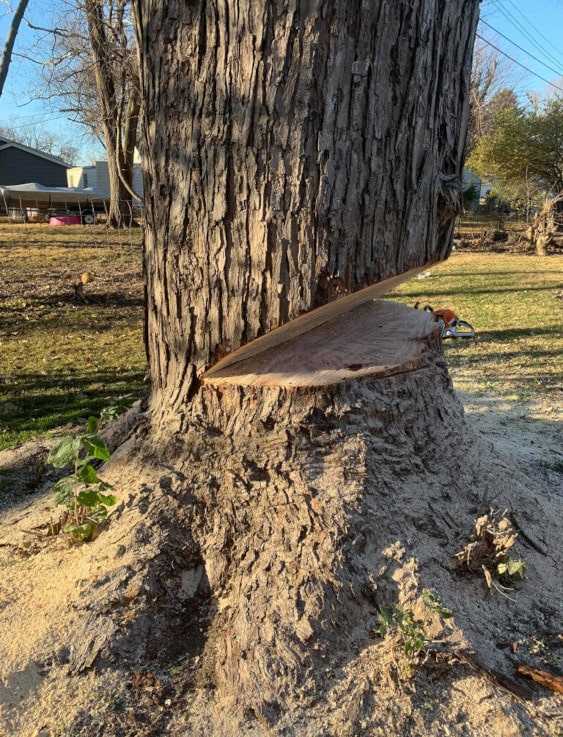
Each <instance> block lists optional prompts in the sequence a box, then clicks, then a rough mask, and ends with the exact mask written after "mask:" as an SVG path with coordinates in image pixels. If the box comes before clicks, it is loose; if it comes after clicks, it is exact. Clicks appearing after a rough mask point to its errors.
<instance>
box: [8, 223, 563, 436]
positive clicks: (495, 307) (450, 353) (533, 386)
mask: <svg viewBox="0 0 563 737" xmlns="http://www.w3.org/2000/svg"><path fill="white" fill-rule="evenodd" d="M0 254H1V265H0V314H1V322H0V357H1V371H0V374H1V378H0V381H1V384H0V386H1V392H0V448H7V447H10V446H13V445H16V444H18V443H21V442H23V441H25V440H26V439H28V438H30V437H34V436H38V435H41V434H44V433H47V432H50V431H53V430H57V429H60V428H61V427H65V426H68V425H72V424H77V423H78V424H79V423H81V422H83V420H84V419H85V418H87V417H88V416H89V415H90V414H97V413H98V412H99V411H100V410H101V409H103V408H104V407H107V406H108V405H111V404H115V403H116V402H126V403H127V402H129V403H130V402H132V401H134V400H135V399H137V398H138V397H140V396H142V394H143V393H144V392H145V391H146V390H147V385H146V384H145V383H143V377H144V376H145V373H146V361H145V353H144V346H143V339H142V323H143V280H142V267H141V232H140V229H133V230H129V231H123V232H120V231H110V230H107V229H106V228H104V227H102V226H95V227H89V228H86V227H82V226H73V227H68V228H49V227H48V226H46V225H38V224H28V225H22V224H9V223H4V224H0ZM562 272H563V257H562V256H557V255H552V256H549V257H546V258H539V257H537V256H534V255H530V254H527V253H522V254H518V253H490V252H489V253H487V252H485V253H482V252H454V254H453V255H452V257H451V258H450V259H449V260H448V261H447V262H446V263H443V264H440V265H438V266H436V267H434V268H433V269H432V270H430V271H429V272H426V275H423V276H422V278H420V277H419V278H417V279H414V280H412V281H410V282H408V283H406V284H404V285H402V286H401V287H400V288H399V289H397V290H396V291H395V292H393V294H391V295H389V296H388V297H387V299H393V300H399V301H402V302H404V303H405V304H407V305H410V306H413V305H414V304H415V302H420V306H421V307H423V306H424V305H425V304H430V305H431V306H432V307H433V308H435V309H439V308H444V307H448V308H451V309H453V310H454V311H455V312H456V313H457V314H458V315H459V316H460V317H461V318H462V319H464V320H467V321H468V322H470V323H471V324H472V325H473V326H474V327H475V329H476V331H477V338H476V339H475V340H455V341H454V340H448V341H445V343H444V345H445V353H446V356H447V359H448V362H449V365H450V370H451V374H452V378H453V380H454V384H455V386H456V388H457V389H458V391H459V392H460V394H461V396H462V400H463V401H464V404H466V405H467V406H469V405H471V404H476V405H479V406H480V408H481V410H483V408H487V409H488V410H494V409H495V408H496V409H498V410H499V411H505V410H506V408H507V407H518V408H519V411H520V412H521V414H525V413H528V414H529V415H530V416H533V415H534V413H538V412H540V413H541V414H542V415H543V416H546V417H547V416H550V417H553V420H554V421H555V420H556V418H557V416H558V412H560V411H561V408H562V402H561V399H562V395H563V386H562V362H563V358H562V355H563V335H562V331H561V324H562V316H563V315H562V313H563V309H562V308H563V300H562V299H561V296H562V294H563V292H562V288H563V284H562ZM84 273H89V275H90V279H91V281H89V282H88V283H87V284H86V285H85V287H84V294H85V298H86V300H87V301H86V302H83V301H82V300H81V299H80V298H79V297H78V296H77V295H76V294H75V289H74V285H75V284H77V283H78V282H79V281H80V279H81V276H82V274H84Z"/></svg>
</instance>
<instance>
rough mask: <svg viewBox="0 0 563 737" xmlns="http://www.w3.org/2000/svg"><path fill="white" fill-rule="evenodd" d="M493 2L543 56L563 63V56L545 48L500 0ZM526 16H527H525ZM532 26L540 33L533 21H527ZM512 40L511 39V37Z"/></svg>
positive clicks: (555, 62) (556, 62)
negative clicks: (558, 55)
mask: <svg viewBox="0 0 563 737" xmlns="http://www.w3.org/2000/svg"><path fill="white" fill-rule="evenodd" d="M493 4H494V5H495V6H496V8H497V9H498V10H499V11H500V12H501V13H502V15H503V16H504V17H505V18H506V19H507V20H508V22H509V23H510V24H511V25H512V26H514V28H515V29H516V31H517V32H518V33H521V34H522V35H523V36H524V37H525V38H526V39H527V40H528V42H529V43H531V44H532V46H534V48H536V49H537V50H538V51H539V52H540V53H541V54H543V56H545V58H546V59H548V60H550V61H552V62H553V63H554V64H561V58H559V59H557V58H556V57H555V56H553V54H552V53H551V52H549V51H547V49H546V48H544V47H543V46H542V45H541V44H540V43H539V42H538V41H537V40H536V39H535V38H534V36H533V35H532V34H531V33H530V32H529V31H528V30H526V28H524V26H523V25H522V24H521V23H520V21H519V20H518V19H517V18H516V17H515V16H514V15H513V14H512V13H511V12H510V11H509V10H508V9H507V8H504V7H503V6H502V4H501V2H500V0H493ZM524 17H525V16H524ZM527 22H528V23H529V24H530V26H531V28H532V29H533V30H534V31H535V33H537V34H539V30H538V29H537V28H536V27H535V26H534V25H533V23H531V22H530V21H527ZM509 40H510V39H509Z"/></svg>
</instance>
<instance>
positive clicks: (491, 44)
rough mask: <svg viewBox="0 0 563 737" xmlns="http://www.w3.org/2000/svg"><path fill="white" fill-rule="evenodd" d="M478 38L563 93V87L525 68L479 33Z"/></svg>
mask: <svg viewBox="0 0 563 737" xmlns="http://www.w3.org/2000/svg"><path fill="white" fill-rule="evenodd" d="M477 38H480V39H481V41H483V42H484V43H486V44H487V46H490V47H491V48H492V49H494V50H495V51H498V52H499V54H502V55H503V56H506V58H507V59H510V61H512V62H514V64H517V65H518V66H519V67H522V69H525V70H526V71H527V72H528V73H529V74H532V75H533V76H534V77H537V78H538V79H541V81H542V82H546V83H547V84H549V85H550V86H551V87H554V88H555V89H556V90H558V91H559V92H563V87H558V86H557V85H556V84H554V83H553V82H550V81H549V79H546V78H545V77H542V76H540V75H539V74H536V73H535V72H533V71H532V70H531V69H529V68H528V67H526V66H524V64H521V63H520V62H519V61H517V60H516V59H515V58H514V57H512V56H510V55H509V54H507V53H506V52H505V51H503V50H502V49H499V47H498V46H495V45H494V44H493V43H491V42H490V41H488V40H487V39H486V38H485V37H484V36H481V34H479V33H478V34H477Z"/></svg>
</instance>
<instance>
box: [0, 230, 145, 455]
mask: <svg viewBox="0 0 563 737" xmlns="http://www.w3.org/2000/svg"><path fill="white" fill-rule="evenodd" d="M140 241H141V234H140V230H139V229H136V230H130V231H125V232H115V231H108V230H106V229H105V228H104V227H103V226H93V227H83V226H71V227H66V228H65V227H58V228H50V227H49V226H47V225H45V224H42V225H36V224H33V225H32V224H28V225H23V224H6V223H4V224H2V223H0V316H1V320H0V367H1V368H0V448H6V447H10V446H12V445H15V444H17V443H21V442H24V441H25V440H27V439H29V438H30V437H34V436H37V435H41V434H44V433H45V432H47V431H49V430H52V429H54V428H57V427H61V426H66V425H70V424H71V423H72V424H75V423H80V422H82V420H83V418H87V417H88V416H89V415H91V414H98V413H99V411H100V410H101V409H103V408H104V407H107V406H108V405H111V404H114V403H116V402H120V401H124V402H132V401H134V399H136V398H137V397H139V396H140V395H141V394H142V393H143V392H144V391H146V388H147V387H146V384H143V377H144V375H145V373H146V360H145V354H144V347H143V340H142V323H143V283H142V273H141V245H140ZM85 272H88V273H89V274H90V275H91V276H90V278H91V279H92V281H91V282H89V283H88V284H86V286H85V287H84V293H85V297H86V300H87V302H86V303H84V302H83V301H82V300H80V299H78V298H77V297H76V295H75V291H74V286H73V285H74V284H76V283H78V282H79V281H80V279H81V276H82V274H83V273H85Z"/></svg>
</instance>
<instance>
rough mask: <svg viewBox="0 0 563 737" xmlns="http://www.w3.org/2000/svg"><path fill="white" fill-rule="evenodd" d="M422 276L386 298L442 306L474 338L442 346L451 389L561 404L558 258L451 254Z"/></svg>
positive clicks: (561, 275)
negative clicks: (470, 328)
mask: <svg viewBox="0 0 563 737" xmlns="http://www.w3.org/2000/svg"><path fill="white" fill-rule="evenodd" d="M430 274H431V276H429V277H428V278H417V279H413V280H411V281H410V282H408V283H405V284H402V285H401V286H400V287H399V288H398V289H397V290H395V291H394V292H393V293H392V294H391V295H388V297H387V298H388V299H393V300H398V301H401V302H404V303H405V304H407V305H411V306H414V304H415V302H417V301H418V302H420V306H421V307H423V306H424V305H425V304H430V305H431V306H432V307H433V308H434V309H441V308H450V309H452V310H453V311H454V312H455V313H456V314H457V315H458V316H459V317H460V318H461V319H462V320H466V321H467V322H469V323H471V325H473V327H474V328H475V329H476V332H477V338H476V339H475V340H472V339H463V340H462V339H456V340H446V341H444V346H445V354H446V358H447V360H448V363H449V365H450V367H451V372H452V375H453V378H454V384H456V386H460V385H463V386H464V387H470V388H471V390H472V391H473V392H481V393H491V394H494V395H495V396H497V397H502V398H504V399H508V400H510V399H514V400H521V399H536V400H537V399H542V400H543V401H545V402H547V403H549V402H553V403H559V404H560V403H561V400H562V397H563V395H562V390H563V385H562V382H563V332H562V330H561V325H562V322H563V320H562V318H563V300H562V299H561V289H562V287H563V256H548V257H545V258H542V257H538V256H535V255H519V254H508V253H500V254H497V253H463V252H454V253H453V254H452V256H451V257H450V259H448V261H446V262H445V263H442V264H439V265H437V266H435V267H434V268H433V269H431V270H430ZM557 294H559V297H558V296H557Z"/></svg>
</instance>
